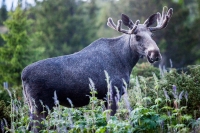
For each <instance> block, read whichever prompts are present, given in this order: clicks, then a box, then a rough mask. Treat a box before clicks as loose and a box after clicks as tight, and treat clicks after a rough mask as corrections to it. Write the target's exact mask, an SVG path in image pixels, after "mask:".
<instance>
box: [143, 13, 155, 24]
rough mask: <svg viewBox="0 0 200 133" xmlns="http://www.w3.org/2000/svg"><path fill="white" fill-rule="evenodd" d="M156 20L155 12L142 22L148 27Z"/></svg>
mask: <svg viewBox="0 0 200 133" xmlns="http://www.w3.org/2000/svg"><path fill="white" fill-rule="evenodd" d="M156 20H157V14H153V15H151V16H150V17H149V18H148V19H147V20H146V21H145V22H144V25H146V26H147V27H149V26H151V25H152V24H154V23H155V22H156Z"/></svg>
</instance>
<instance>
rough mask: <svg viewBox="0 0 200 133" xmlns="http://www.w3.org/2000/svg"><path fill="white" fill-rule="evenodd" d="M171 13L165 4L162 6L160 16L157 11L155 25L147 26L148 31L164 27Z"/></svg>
mask: <svg viewBox="0 0 200 133" xmlns="http://www.w3.org/2000/svg"><path fill="white" fill-rule="evenodd" d="M172 14H173V9H172V8H170V9H169V10H168V8H167V7H166V6H165V7H163V11H162V16H161V14H160V13H159V12H158V13H157V26H156V27H149V29H150V31H156V30H159V29H163V28H165V27H166V26H167V24H168V22H169V20H170V18H171V16H172Z"/></svg>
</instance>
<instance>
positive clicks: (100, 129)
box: [0, 64, 200, 133]
mask: <svg viewBox="0 0 200 133" xmlns="http://www.w3.org/2000/svg"><path fill="white" fill-rule="evenodd" d="M143 65H145V64H143ZM146 66H147V65H146ZM149 67H150V68H151V67H152V66H149ZM148 69H149V68H148V67H145V68H144V69H143V71H144V72H145V71H147V70H148ZM188 69H189V72H188V73H183V72H182V73H177V72H176V71H175V70H174V69H170V70H169V72H167V71H164V70H162V71H161V73H162V72H163V71H164V73H163V74H162V76H160V78H159V77H157V76H156V74H154V73H153V74H152V76H150V77H143V76H140V75H137V76H136V77H134V76H133V74H135V73H133V74H132V78H131V81H132V83H133V84H132V86H131V87H129V88H126V90H127V92H128V93H126V94H125V95H124V96H123V97H122V99H121V100H120V101H118V108H119V109H118V111H117V113H116V114H115V116H110V110H108V109H106V108H105V105H104V102H103V101H101V100H98V99H97V98H96V97H95V94H96V93H97V92H96V91H95V88H94V85H93V83H92V82H91V84H90V89H91V97H90V104H89V105H88V106H85V107H81V108H78V109H77V108H66V107H62V106H60V105H59V104H57V105H56V106H55V108H54V110H53V111H52V112H51V111H50V110H49V111H48V114H49V115H48V116H47V119H46V120H43V121H42V123H43V124H44V128H43V129H42V132H70V133H77V132H80V133H81V132H82V133H88V132H89V133H91V132H97V133H104V132H106V131H108V132H109V133H115V132H117V133H138V132H140V133H152V132H155V131H157V132H163V133H167V132H171V133H177V132H185V133H188V132H198V130H199V129H200V121H199V119H197V118H198V117H199V109H198V105H199V102H198V101H199V100H196V101H195V98H196V99H198V97H197V96H198V95H200V92H199V91H197V89H196V88H197V87H198V86H199V80H198V79H197V78H199V76H197V75H198V74H197V73H198V72H199V71H200V66H191V67H188ZM156 71H157V70H156ZM140 72H142V69H141V70H140ZM195 75H196V76H197V77H195ZM169 77H170V78H169ZM146 79H151V82H147V80H146ZM180 80H184V82H183V81H180ZM178 83H180V84H178ZM183 83H185V84H187V85H189V86H190V87H184V84H183ZM188 83H189V84H188ZM193 85H195V86H193ZM8 91H9V90H8ZM9 94H10V96H11V105H12V106H11V109H10V111H8V109H9V107H6V108H5V104H4V105H3V106H4V107H3V108H5V109H4V110H5V111H4V112H11V114H10V117H9V118H11V123H10V122H9V118H8V116H7V115H8V114H7V113H4V117H2V116H1V117H2V118H6V117H7V118H8V122H5V119H2V118H1V121H2V123H4V124H3V125H4V129H5V130H6V131H11V132H12V131H15V132H24V131H26V130H27V126H28V123H29V121H30V119H29V115H28V107H27V105H26V104H24V103H23V102H22V101H20V100H17V98H16V96H15V93H14V94H11V93H10V91H9ZM194 95H197V96H194ZM54 97H56V96H54ZM55 100H57V99H55ZM56 103H59V102H56ZM72 106H73V104H72ZM44 108H46V107H45V106H44ZM0 110H1V108H0Z"/></svg>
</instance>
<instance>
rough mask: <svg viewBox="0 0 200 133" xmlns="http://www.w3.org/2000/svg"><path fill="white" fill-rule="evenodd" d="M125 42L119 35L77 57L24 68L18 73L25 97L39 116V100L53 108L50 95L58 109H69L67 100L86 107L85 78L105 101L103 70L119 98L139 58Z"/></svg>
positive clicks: (86, 88)
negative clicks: (56, 100)
mask: <svg viewBox="0 0 200 133" xmlns="http://www.w3.org/2000/svg"><path fill="white" fill-rule="evenodd" d="M129 38H130V36H129V35H122V36H120V37H118V38H113V39H99V40H97V41H95V42H93V43H92V44H90V45H89V46H88V47H86V48H84V49H83V50H81V51H79V52H77V53H74V54H71V55H66V56H59V57H55V58H49V59H45V60H41V61H38V62H36V63H33V64H31V65H29V66H27V67H26V68H25V69H24V70H23V72H22V80H23V85H24V89H25V90H24V91H25V94H26V97H32V98H33V99H34V100H35V102H36V105H37V106H38V107H37V110H38V111H39V112H42V107H40V106H41V104H40V101H39V100H41V101H42V102H43V103H44V104H45V105H48V107H49V108H52V107H53V106H55V104H54V99H53V98H52V97H53V96H54V91H56V94H57V97H58V100H59V102H60V104H61V105H64V106H68V107H70V106H71V105H70V103H69V102H68V100H67V98H69V99H70V100H71V101H72V104H73V106H74V107H81V106H84V105H87V104H88V103H89V97H88V95H90V91H91V90H90V88H89V83H90V82H89V78H90V79H92V80H93V82H94V83H95V88H96V90H97V92H98V93H97V98H99V99H104V98H105V96H106V94H107V83H106V80H105V72H104V71H105V70H106V71H107V73H108V74H109V76H110V79H111V83H112V86H116V87H117V88H118V89H119V91H120V94H123V88H122V87H123V81H122V79H124V80H125V81H126V82H127V83H128V82H129V77H130V73H131V71H132V68H133V66H134V65H135V64H136V63H137V61H138V60H139V56H137V54H136V53H134V52H131V50H130V48H129V43H128V42H126V41H127V40H129ZM135 54H136V55H135ZM116 66H117V67H116ZM30 102H31V101H30Z"/></svg>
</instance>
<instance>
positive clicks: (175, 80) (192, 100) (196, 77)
mask: <svg viewBox="0 0 200 133" xmlns="http://www.w3.org/2000/svg"><path fill="white" fill-rule="evenodd" d="M188 70H189V71H188V72H182V73H178V72H177V70H176V69H171V70H170V71H169V72H167V73H165V75H164V77H163V78H162V79H161V80H160V81H159V88H160V89H163V88H165V89H166V90H167V91H168V92H171V91H172V87H173V86H176V88H177V92H178V93H180V92H181V91H184V95H183V97H185V100H183V102H185V105H186V104H187V106H188V108H187V109H188V110H187V111H188V113H189V114H191V115H193V116H194V117H195V118H199V117H200V106H199V105H200V65H197V66H189V67H188ZM171 97H173V95H171Z"/></svg>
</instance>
